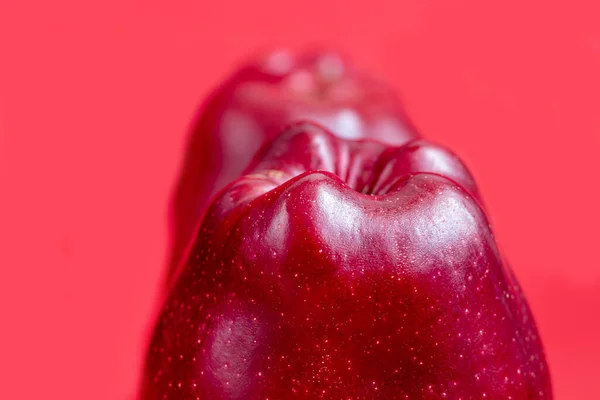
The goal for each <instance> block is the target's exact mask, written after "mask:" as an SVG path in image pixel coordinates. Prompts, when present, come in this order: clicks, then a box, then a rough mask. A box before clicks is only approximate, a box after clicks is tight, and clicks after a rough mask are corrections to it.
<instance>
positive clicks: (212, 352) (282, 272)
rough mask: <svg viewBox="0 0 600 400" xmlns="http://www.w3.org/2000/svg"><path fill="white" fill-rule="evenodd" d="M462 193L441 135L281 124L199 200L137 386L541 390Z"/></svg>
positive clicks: (534, 347)
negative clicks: (375, 137)
mask: <svg viewBox="0 0 600 400" xmlns="http://www.w3.org/2000/svg"><path fill="white" fill-rule="evenodd" d="M477 197H478V194H477V188H476V186H475V183H474V181H473V179H472V177H471V175H470V174H469V172H468V170H467V169H466V167H465V166H464V165H463V164H462V162H461V161H460V160H459V159H458V158H457V157H456V156H455V155H454V154H452V153H451V152H449V151H447V150H445V149H444V148H442V147H440V146H436V145H433V144H431V143H428V142H426V141H424V140H420V139H418V140H414V141H412V142H410V143H408V144H405V145H403V146H388V145H384V144H382V143H379V142H374V141H369V140H362V141H352V140H347V139H340V138H337V137H336V136H334V135H332V134H331V133H328V132H326V131H325V130H324V129H322V128H320V127H318V126H315V125H311V124H300V125H296V126H293V127H292V128H290V129H289V130H288V131H287V132H285V133H284V134H283V135H282V136H280V137H279V138H277V139H276V140H275V141H274V142H272V143H271V144H270V145H268V146H266V147H264V148H263V149H262V150H261V151H260V152H259V153H258V156H257V158H256V159H255V160H254V162H253V164H252V166H251V168H250V169H248V170H247V171H246V174H245V175H244V176H242V177H241V178H239V179H238V180H236V181H234V182H233V183H231V184H230V185H228V186H227V187H226V188H225V189H224V190H223V191H221V192H220V193H219V195H218V196H217V197H216V199H215V200H214V202H213V203H212V205H211V207H210V208H209V211H208V213H207V215H206V217H205V218H204V220H203V223H202V226H201V229H200V230H199V234H198V236H197V238H196V240H195V242H194V244H193V247H192V251H191V252H190V254H189V258H188V260H187V262H186V263H185V266H184V268H183V270H182V273H181V275H180V276H179V278H178V279H177V282H176V284H175V285H174V286H173V287H172V290H171V291H170V294H169V297H168V298H167V300H166V302H165V304H164V307H163V308H162V312H161V313H160V317H159V320H158V323H157V325H156V327H155V330H154V334H153V337H152V341H151V345H150V348H149V352H148V358H147V363H146V369H145V376H144V381H143V388H142V399H143V400H159V399H202V400H205V399H211V400H220V399H228V400H233V399H237V400H241V399H263V400H264V399H286V398H287V399H289V398H293V399H336V400H337V399H353V400H360V399H363V400H365V399H455V400H459V399H463V400H467V399H486V398H487V399H513V400H525V399H551V398H552V389H551V384H550V377H549V372H548V366H547V364H546V360H545V356H544V351H543V349H542V344H541V341H540V337H539V334H538V331H537V329H536V326H535V322H534V319H533V317H532V315H531V312H530V310H529V307H528V305H527V302H526V300H525V297H524V296H523V293H522V292H521V289H520V288H519V285H518V283H517V281H516V279H515V277H514V275H513V274H512V272H511V271H510V268H509V267H508V265H507V264H506V263H505V261H504V260H503V258H502V257H501V255H500V252H499V251H498V248H497V246H496V243H495V240H494V236H493V233H492V230H491V228H490V225H489V222H488V219H487V217H486V215H485V212H484V210H483V209H482V208H481V207H480V205H479V203H478V201H477V200H476V199H477Z"/></svg>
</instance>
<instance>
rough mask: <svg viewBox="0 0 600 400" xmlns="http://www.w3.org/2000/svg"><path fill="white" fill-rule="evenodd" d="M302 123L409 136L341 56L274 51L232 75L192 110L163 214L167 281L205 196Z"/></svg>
mask: <svg viewBox="0 0 600 400" xmlns="http://www.w3.org/2000/svg"><path fill="white" fill-rule="evenodd" d="M298 119H310V120H313V121H316V122H318V123H320V124H322V125H324V126H326V127H328V128H329V129H330V130H331V131H333V132H334V133H336V134H337V135H339V136H341V137H345V138H362V137H369V138H376V139H380V140H383V141H385V142H387V143H391V144H402V143H405V142H406V141H407V140H409V139H411V138H414V137H417V136H418V134H417V131H416V129H415V128H414V126H413V124H412V123H411V122H410V120H409V118H408V117H407V115H406V113H405V111H404V109H403V107H402V104H401V101H400V99H399V97H398V96H397V94H396V93H395V92H394V90H393V89H392V88H391V87H389V86H388V85H387V84H385V83H383V82H380V81H378V80H376V79H374V78H373V77H371V76H369V75H367V74H365V73H363V72H362V71H360V70H358V69H357V68H356V67H354V66H353V65H352V64H351V63H350V62H348V60H347V59H345V58H344V57H343V56H342V55H341V54H338V53H336V52H327V51H315V52H306V53H300V54H293V53H291V52H286V51H279V52H273V53H270V54H268V55H266V56H265V57H261V58H259V59H257V60H255V61H254V62H251V63H249V64H247V65H245V66H243V67H242V68H240V69H239V70H238V71H236V72H235V73H234V74H233V75H232V76H231V77H230V78H229V79H227V81H226V82H225V83H224V84H223V85H222V86H221V87H220V88H219V89H218V90H216V91H215V92H214V93H213V95H212V96H211V97H210V98H209V99H208V101H207V102H206V103H205V105H204V107H203V108H202V109H201V110H200V113H199V115H198V119H197V121H196V123H195V128H194V130H193V132H192V134H191V136H190V138H189V143H188V144H187V148H186V154H185V159H184V163H183V166H182V169H181V175H180V177H179V179H178V182H177V185H176V188H175V191H174V197H173V201H172V207H171V208H172V209H171V224H172V227H171V232H172V238H171V241H172V245H171V260H170V265H171V272H170V273H169V275H171V274H172V273H173V271H174V269H175V267H176V265H177V263H178V262H179V261H180V259H181V257H182V254H183V253H184V251H185V249H186V247H187V246H188V244H189V242H190V240H191V239H192V237H193V235H194V234H195V230H196V229H197V226H198V223H199V222H200V220H201V216H202V214H203V212H204V211H205V209H206V206H207V203H208V201H209V199H210V197H211V196H212V195H213V194H214V193H215V192H216V191H217V190H218V189H220V188H222V187H223V186H224V185H226V184H227V183H229V182H231V181H232V180H233V179H235V178H237V177H238V176H239V174H240V173H241V172H242V170H243V169H244V168H245V167H246V166H247V165H248V163H249V162H250V160H251V159H252V157H253V155H254V153H255V152H256V150H258V148H259V147H260V146H261V144H262V143H263V142H264V141H265V139H269V138H271V137H273V136H274V135H276V134H277V133H279V132H280V131H281V129H282V128H283V127H284V126H285V125H287V124H289V123H290V122H292V121H296V120H298Z"/></svg>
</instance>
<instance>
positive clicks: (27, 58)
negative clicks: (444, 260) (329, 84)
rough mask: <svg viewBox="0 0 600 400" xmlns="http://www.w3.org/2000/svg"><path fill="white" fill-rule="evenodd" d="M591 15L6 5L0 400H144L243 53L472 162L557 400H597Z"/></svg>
mask: <svg viewBox="0 0 600 400" xmlns="http://www.w3.org/2000/svg"><path fill="white" fill-rule="evenodd" d="M449 3H452V4H451V5H450V4H449ZM484 3H485V4H487V5H484ZM492 3H495V5H490V4H492ZM596 4H598V3H597V2H595V1H594V0H590V1H588V2H584V1H577V0H570V1H547V0H546V1H541V0H540V1H534V0H531V1H520V0H510V1H503V2H482V1H480V0H469V1H467V0H455V1H452V2H448V1H444V0H438V1H435V0H429V1H424V0H419V1H417V0H410V1H398V0H388V1H384V0H369V1H362V2H359V1H349V0H338V1H330V2H326V3H325V4H323V3H322V2H321V0H310V1H309V0H304V1H302V2H293V3H292V2H283V1H279V0H255V1H242V0H239V1H233V0H222V1H220V2H216V1H214V2H213V1H207V0H195V1H189V0H180V1H174V2H167V1H162V2H158V1H142V0H137V1H125V0H105V1H103V2H85V1H75V0H54V1H32V0H14V1H13V0H0V179H1V186H0V234H1V235H2V236H1V238H0V246H1V247H0V266H1V274H2V275H1V279H0V296H1V299H0V321H1V322H0V335H1V338H0V398H2V399H68V400H70V399H89V400H96V399H98V400H100V399H103V400H104V399H117V400H124V399H126V397H128V396H130V395H132V394H133V393H134V389H135V384H136V380H137V376H138V367H139V359H140V357H141V354H142V350H143V344H144V340H143V338H144V333H145V330H146V328H147V323H148V318H149V316H150V313H151V309H152V307H153V305H154V299H155V295H156V291H157V288H158V284H159V281H160V277H161V273H162V271H163V265H164V260H165V258H166V254H165V251H166V247H165V244H166V235H167V232H166V215H165V210H166V207H167V202H168V197H169V191H170V189H171V187H172V184H173V179H174V177H175V174H176V171H177V168H178V166H179V162H180V157H181V150H182V145H183V139H184V137H185V134H186V131H187V129H188V128H189V122H190V119H191V117H192V116H193V114H194V110H195V109H196V107H197V105H198V103H199V101H200V99H201V98H202V97H203V96H205V95H206V94H207V92H208V91H209V90H210V89H211V88H212V87H214V85H215V84H216V83H217V82H218V81H219V80H220V79H222V78H223V77H224V76H226V75H227V73H228V72H229V71H230V70H231V69H232V68H233V66H234V65H235V64H236V62H238V61H239V60H240V59H241V58H243V57H244V56H246V55H248V54H250V53H251V52H252V51H254V50H256V49H262V48H264V47H265V46H267V45H286V44H290V45H303V44H306V43H326V44H330V45H333V46H334V47H340V48H342V49H343V50H346V51H348V52H349V53H350V54H352V55H353V57H354V59H355V60H356V61H357V62H358V63H359V64H361V65H362V66H363V67H365V68H367V69H369V70H371V71H372V72H374V73H377V74H380V75H382V76H384V77H386V78H387V79H389V80H390V81H391V82H393V83H394V84H395V85H396V86H397V87H398V88H399V89H401V91H402V92H403V95H404V97H405V99H406V102H407V105H408V108H409V110H410V111H411V113H412V115H413V116H414V119H415V120H416V122H417V124H418V125H419V126H420V127H421V129H422V131H423V132H424V134H425V135H426V136H427V137H429V138H430V139H433V140H435V141H439V142H442V143H444V144H446V145H448V146H450V147H451V148H453V149H454V150H456V151H457V152H458V153H459V154H461V155H462V156H463V157H464V159H465V160H466V161H467V163H468V164H469V166H470V167H471V168H472V170H473V171H474V173H475V176H476V178H477V179H478V180H479V182H480V185H481V188H482V191H483V194H484V196H485V199H486V201H487V203H488V205H489V209H490V211H491V216H492V219H493V222H494V223H495V229H496V232H497V236H498V238H499V241H500V243H501V245H502V246H503V248H504V249H505V251H506V252H507V254H508V255H509V257H510V259H511V260H512V263H513V264H514V268H515V269H516V272H517V274H518V276H519V278H520V280H521V282H522V284H523V286H524V288H525V291H526V292H527V294H528V296H529V299H530V302H531V304H532V307H533V310H534V312H535V314H536V317H537V320H538V322H539V325H540V328H541V331H542V336H543V339H544V341H545V344H546V346H547V352H548V357H549V360H550V363H551V368H552V373H553V377H554V382H555V389H556V397H557V398H558V399H567V400H568V399H575V400H577V399H598V398H600V379H599V377H600V367H599V365H600V345H599V344H598V337H600V321H599V317H600V311H599V309H600V259H599V256H598V252H599V250H600V243H599V239H600V233H599V230H598V227H599V225H600V211H599V206H600V194H599V184H600V179H599V177H598V173H599V172H600V162H599V158H600V110H599V109H598V106H599V105H600V24H598V15H599V12H600V9H599V8H600V5H596Z"/></svg>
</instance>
